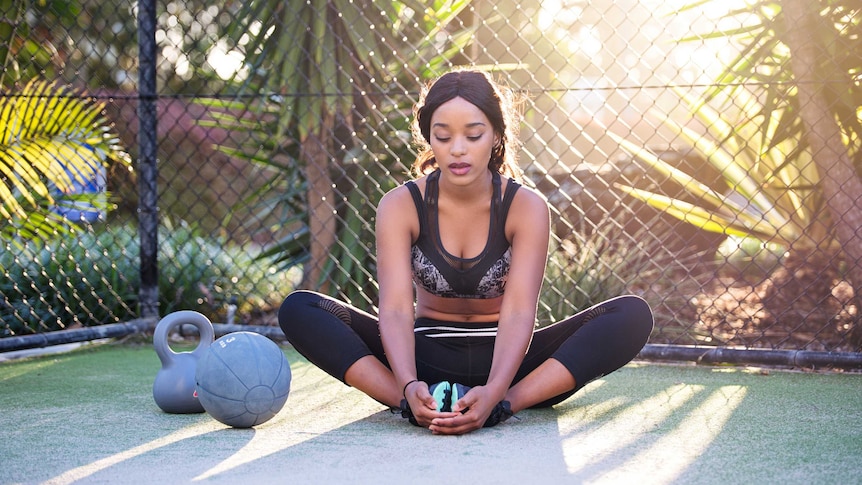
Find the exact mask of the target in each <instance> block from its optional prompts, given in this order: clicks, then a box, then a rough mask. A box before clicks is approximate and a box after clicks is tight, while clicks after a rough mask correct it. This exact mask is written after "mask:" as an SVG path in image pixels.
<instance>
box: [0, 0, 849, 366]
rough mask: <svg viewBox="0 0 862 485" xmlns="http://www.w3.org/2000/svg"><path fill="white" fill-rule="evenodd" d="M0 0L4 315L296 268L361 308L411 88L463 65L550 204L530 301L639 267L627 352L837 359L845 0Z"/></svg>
mask: <svg viewBox="0 0 862 485" xmlns="http://www.w3.org/2000/svg"><path fill="white" fill-rule="evenodd" d="M8 3H9V4H10V5H8V6H7V7H6V8H8V10H7V11H5V12H0V27H3V26H7V27H9V28H8V29H7V30H3V29H2V28H0V61H3V62H4V66H5V69H4V70H3V71H2V73H3V74H2V78H0V81H2V85H3V92H2V96H0V102H2V103H3V104H2V107H0V108H2V109H0V124H2V125H3V126H4V127H5V128H4V130H5V133H6V135H5V137H4V139H3V140H0V143H2V145H0V178H2V179H3V181H4V185H3V187H5V190H4V191H3V192H2V195H3V204H2V205H0V209H2V210H3V212H2V214H3V218H2V219H0V220H2V221H3V222H2V224H3V226H2V227H0V237H2V242H3V244H4V247H5V251H3V253H2V255H0V268H2V270H3V282H2V283H0V320H2V324H0V337H2V339H0V342H3V341H5V343H6V344H9V343H10V342H18V341H21V342H23V341H26V342H28V343H26V344H21V345H29V346H33V345H43V344H41V343H39V342H47V341H48V340H47V338H48V337H45V335H46V334H48V333H51V332H56V331H60V332H65V333H63V335H68V334H69V332H74V331H76V329H82V328H88V327H94V328H95V327H98V326H103V325H115V326H116V325H117V324H119V327H123V326H124V325H125V324H124V323H123V322H141V321H148V322H151V321H152V320H153V319H156V318H157V317H158V316H160V315H162V316H163V315H166V314H167V313H170V312H172V311H175V310H179V309H194V310H198V311H201V312H202V313H204V314H206V315H207V316H208V317H210V318H211V319H212V320H213V321H226V320H227V319H228V314H230V318H231V319H234V318H235V319H236V321H237V323H238V324H243V325H251V326H272V325H273V324H274V310H275V309H277V306H278V305H279V304H280V302H281V299H282V298H283V297H284V296H285V295H286V294H287V293H288V292H289V291H290V290H292V289H294V288H297V287H306V288H316V289H322V290H323V291H326V292H328V293H330V294H333V295H337V296H339V297H340V298H344V299H347V300H349V301H351V302H352V303H353V304H356V305H359V306H363V307H366V308H368V309H369V311H374V308H375V306H374V305H375V302H376V298H377V295H376V285H375V282H374V279H375V272H374V267H375V261H374V246H373V237H372V236H373V230H372V228H373V224H374V209H375V206H376V203H377V201H378V200H379V198H380V197H381V196H382V194H383V193H385V192H386V191H387V190H388V189H390V188H392V187H394V186H395V185H396V184H398V183H401V182H403V181H404V180H406V177H407V175H406V174H407V170H408V169H407V167H409V165H410V163H411V162H412V160H413V158H414V157H415V150H414V146H413V145H412V143H411V139H410V137H409V123H410V119H411V107H412V103H414V102H415V101H416V98H417V96H418V91H419V89H420V87H421V85H422V83H424V82H425V81H427V80H428V79H430V78H431V77H433V76H435V75H438V74H440V73H442V72H443V71H445V70H446V69H448V68H451V67H452V66H459V65H472V66H478V67H482V68H486V69H489V70H491V71H492V73H493V75H494V77H495V78H497V79H499V80H501V81H502V82H504V83H506V84H507V85H509V86H511V87H512V88H513V89H515V90H516V91H517V92H518V93H520V94H522V95H523V98H524V101H523V104H522V111H523V123H522V126H521V128H520V135H521V136H520V139H521V142H522V150H521V153H520V164H521V167H522V169H523V170H524V174H525V183H527V184H529V185H531V186H534V187H536V188H537V189H538V190H539V191H540V192H542V193H543V194H544V195H545V196H546V197H547V198H548V200H549V201H550V203H551V206H552V218H553V221H552V222H553V235H552V236H553V237H552V241H553V251H552V252H551V255H550V257H549V261H548V270H547V274H546V278H545V284H544V287H543V296H542V299H541V302H540V315H539V322H538V323H539V325H542V324H546V323H548V322H551V321H555V320H557V319H560V318H562V317H564V316H566V315H567V314H570V313H572V312H574V311H576V310H577V309H579V308H584V307H585V306H587V305H589V304H591V303H595V302H597V301H600V300H603V299H605V298H609V297H612V296H616V295H618V294H620V293H624V292H626V293H636V294H638V295H641V296H643V297H644V298H645V299H646V300H647V301H649V302H650V304H651V306H652V307H653V309H654V310H655V313H656V329H655V332H654V334H653V335H652V336H651V339H650V346H648V348H647V349H645V353H644V356H645V357H647V358H654V359H658V360H663V359H667V358H669V357H670V356H672V357H673V358H682V359H684V360H688V359H694V360H700V361H710V359H712V360H715V359H725V360H726V359H731V360H734V361H739V362H747V361H748V360H751V359H754V360H759V361H762V362H765V363H777V362H779V361H780V362H781V363H782V365H804V366H807V365H814V366H822V365H833V366H836V367H848V366H850V367H853V366H859V365H858V361H859V355H862V354H860V352H862V324H860V320H859V303H858V294H859V289H860V288H862V286H861V285H862V281H859V278H858V277H855V278H854V275H856V274H862V273H860V272H858V271H857V270H859V269H862V236H860V235H856V234H855V230H854V229H853V228H856V227H858V226H859V224H858V223H854V221H858V220H859V219H856V217H857V216H859V214H862V200H859V195H858V194H859V193H862V191H859V192H855V190H856V188H857V187H859V186H860V185H859V184H862V150H860V137H859V134H860V133H859V131H860V128H859V127H860V126H862V123H860V121H862V120H860V115H859V112H860V111H859V106H860V105H862V86H860V79H859V76H858V73H859V72H860V71H862V63H860V62H859V60H858V59H856V58H855V57H853V55H852V53H853V52H858V49H859V48H860V47H862V46H860V45H858V44H859V43H860V42H862V41H860V39H862V35H860V34H862V25H860V23H862V12H860V8H859V7H858V6H857V5H855V2H852V1H850V0H847V1H843V2H842V1H839V0H831V1H826V0H822V1H816V2H801V3H800V2H798V1H795V0H789V1H788V0H785V1H782V2H764V3H761V2H756V1H754V0H749V1H747V2H744V1H738V2H725V1H719V0H715V1H711V2H705V3H701V2H690V3H692V4H693V5H694V4H696V5H694V6H692V7H691V8H689V7H687V6H686V2H681V1H673V2H666V1H658V0H626V1H622V2H621V1H614V2H610V1H576V0H569V1H566V0H560V1H555V2H509V1H507V2H502V3H500V2H489V1H486V0H481V1H463V2H458V1H453V2H437V3H433V4H431V5H430V6H428V5H420V4H414V3H413V2H409V1H407V2H378V1H374V0H362V1H358V2H357V1H354V2H348V1H346V0H345V1H341V0H314V1H309V2H305V1H303V2H295V1H288V2H276V1H272V0H266V1H265V0H251V1H248V2H223V4H218V5H214V4H212V3H211V2H210V3H205V2H201V1H197V0H188V1H183V2H180V1H168V2H159V3H157V2H153V1H149V0H147V1H142V2H138V3H136V4H135V5H132V4H127V3H125V2H116V4H113V5H112V4H111V3H110V2H96V1H94V0H78V1H76V2H65V1H64V2H60V1H56V2H44V5H43V4H42V3H39V4H31V3H30V2H20V1H12V2H8ZM0 8H3V7H2V6H0ZM423 9H424V10H423ZM794 9H795V10H794ZM782 26H786V27H787V28H785V27H782ZM779 27H780V28H779ZM4 32H5V33H4ZM800 33H808V34H810V35H807V36H802V37H801V38H800V37H799V36H797V34H799V35H801V34H800ZM815 34H816V35H815ZM4 36H5V37H4ZM811 53H814V56H813V57H812V54H811ZM39 83H43V84H39ZM33 86H36V87H35V88H34V87H33ZM39 86H42V87H39ZM28 89H30V90H28ZM34 89H35V91H34ZM63 99H72V100H74V101H75V102H76V103H77V104H65V105H63V106H65V108H58V107H57V106H55V105H59V104H60V103H58V102H57V100H63ZM52 103H53V104H52ZM88 109H95V110H96V112H97V113H99V116H94V117H92V118H86V123H84V125H85V126H83V128H88V129H90V131H89V135H86V136H85V135H82V134H81V133H83V132H85V131H86V130H82V129H81V128H82V123H80V122H78V123H72V124H70V127H68V128H65V129H57V130H55V131H51V130H53V129H54V127H55V126H60V127H62V126H65V125H64V124H63V123H64V121H63V120H64V119H65V118H63V116H64V114H69V113H77V112H78V111H80V112H87V110H88ZM37 115H38V116H42V117H43V118H39V119H36V118H37ZM82 119H83V118H82ZM24 121H27V123H24ZM72 125H74V127H72ZM19 128H20V129H19ZM25 128H26V129H25ZM48 135H50V137H49V136H48ZM94 137H96V138H94ZM836 137H837V138H836ZM49 139H50V140H51V141H50V142H49V141H47V140H49ZM94 139H98V140H99V143H96V144H93V143H94V142H92V140H94ZM836 139H837V140H838V143H837V145H836V143H834V141H835V140H836ZM82 140H84V141H82ZM87 140H89V141H87ZM824 141H830V143H827V145H828V147H824ZM38 153H43V154H45V155H44V156H39V155H37V154H38ZM45 160H49V162H46V161H45ZM130 160H131V161H133V162H132V163H128V161H130ZM52 164H53V165H52ZM25 166H27V167H31V169H29V170H27V169H25V168H24V167H25ZM40 167H44V168H40ZM50 167H53V168H50ZM32 174H35V175H32ZM63 174H65V175H63ZM836 174H841V175H840V177H842V179H841V180H838V181H837V182H838V183H836V177H839V176H838V175H836ZM105 189H106V190H105ZM7 202H8V203H7ZM12 202H16V203H17V204H18V205H17V206H13V205H11V204H12ZM13 207H18V208H20V211H18V212H16V210H13V209H12V208H13ZM69 208H71V209H69ZM70 210H71V212H70ZM22 214H23V215H22ZM70 214H71V215H70ZM63 216H65V219H64V217H63ZM70 219H74V221H72V222H69V221H70ZM848 227H849V229H850V230H847V228H848ZM136 325H137V324H136ZM133 326H134V327H135V328H137V326H135V325H133ZM112 328H113V327H112ZM123 328H125V327H123ZM121 331H124V330H121ZM84 333H86V332H84ZM78 334H82V332H78ZM30 336H32V337H30ZM76 338H77V337H76ZM22 339H23V340H22ZM28 339H29V340H28ZM34 342H35V343H34ZM7 346H8V345H7ZM4 348H5V347H4ZM740 352H742V353H740ZM746 352H747V353H746ZM767 355H768V356H767ZM854 362H855V363H856V364H854Z"/></svg>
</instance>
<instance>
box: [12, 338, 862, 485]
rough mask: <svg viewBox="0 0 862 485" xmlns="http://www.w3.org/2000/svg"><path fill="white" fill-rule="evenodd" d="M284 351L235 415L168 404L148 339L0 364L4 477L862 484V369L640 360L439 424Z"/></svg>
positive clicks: (14, 479)
mask: <svg viewBox="0 0 862 485" xmlns="http://www.w3.org/2000/svg"><path fill="white" fill-rule="evenodd" d="M285 353H286V355H287V357H288V359H289V360H290V362H291V367H292V370H293V382H292V388H291V394H290V397H289V399H288V401H287V404H286V406H285V408H284V409H283V410H282V411H281V412H280V413H279V414H278V415H277V416H276V417H275V418H273V419H272V420H271V421H269V422H267V423H264V424H263V425H261V426H259V427H257V428H254V429H244V430H240V429H232V428H228V427H226V426H225V425H222V424H221V423H219V422H217V421H215V420H213V419H211V418H210V417H209V416H208V415H206V414H193V415H171V414H165V413H163V412H162V411H161V410H160V409H159V408H158V407H157V406H156V404H155V403H154V401H153V398H152V384H153V379H154V377H155V374H156V372H157V371H158V369H159V368H160V363H159V360H158V358H157V356H156V354H155V351H154V350H153V349H152V347H151V346H150V345H148V344H147V343H140V344H128V343H126V344H104V345H92V346H87V347H85V348H83V349H79V350H76V351H73V352H69V353H64V354H56V355H47V356H42V357H35V358H29V359H26V360H14V361H7V362H3V363H0V430H2V431H0V433H2V435H0V483H2V484H10V483H55V484H71V483H142V484H143V483H148V484H150V483H291V484H314V483H326V484H330V483H361V484H389V483H392V484H395V483H398V484H404V483H410V484H414V483H418V484H424V483H428V484H431V483H434V484H437V485H439V484H440V483H453V482H452V481H451V480H449V479H446V480H443V479H442V478H441V477H446V476H448V477H450V478H451V477H452V476H453V475H452V474H454V476H455V477H457V480H456V483H482V484H494V483H500V484H509V483H511V484H545V483H554V484H562V483H637V484H665V483H681V484H689V483H691V484H735V483H738V484H749V483H751V484H754V483H758V484H759V483H775V484H794V483H798V484H836V485H837V484H841V485H845V484H854V483H862V375H860V374H855V373H854V374H849V373H847V374H839V373H803V372H789V371H777V370H770V371H768V372H767V371H760V370H758V369H743V368H734V367H696V366H693V365H679V366H674V365H658V364H651V363H634V364H630V365H629V366H627V367H625V368H623V369H621V370H620V371H618V372H617V373H615V374H612V375H611V376H608V377H606V378H604V379H601V380H598V381H595V382H593V383H591V384H590V385H589V386H587V387H586V388H585V389H584V390H583V391H582V392H580V393H579V394H577V395H576V396H574V397H573V398H571V399H569V400H568V401H566V402H564V403H563V404H561V405H559V406H557V407H555V408H553V409H549V410H533V411H526V412H522V413H520V414H519V415H518V416H519V417H520V421H517V420H510V421H509V422H506V423H504V424H502V425H500V426H497V427H495V428H490V429H484V430H481V431H479V432H476V433H473V434H470V435H466V436H460V437H440V436H432V435H430V434H429V433H428V432H427V431H425V430H422V429H419V428H415V427H412V426H410V425H408V424H407V423H406V421H405V420H403V419H401V418H400V416H399V415H395V414H392V413H390V412H389V410H388V409H386V408H385V407H383V406H381V405H380V404H378V403H376V402H374V401H372V400H371V399H368V398H366V397H364V396H363V395H362V394H360V393H359V392H358V391H356V390H353V389H350V388H347V387H345V386H343V385H341V384H340V383H338V382H337V381H335V380H334V379H331V378H329V377H328V376H326V375H324V374H323V373H322V372H321V371H319V370H317V369H316V368H314V367H312V366H311V365H309V364H308V363H307V362H306V361H305V360H303V359H302V358H301V357H299V356H298V355H297V354H296V353H295V352H294V351H293V350H292V349H290V348H285Z"/></svg>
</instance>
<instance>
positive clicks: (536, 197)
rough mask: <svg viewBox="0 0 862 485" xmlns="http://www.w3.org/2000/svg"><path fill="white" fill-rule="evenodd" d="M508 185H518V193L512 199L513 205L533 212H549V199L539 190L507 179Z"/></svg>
mask: <svg viewBox="0 0 862 485" xmlns="http://www.w3.org/2000/svg"><path fill="white" fill-rule="evenodd" d="M505 179H506V180H507V181H506V183H507V184H508V183H510V182H514V183H516V184H517V191H515V195H514V197H513V199H512V205H513V206H515V205H518V206H526V207H527V208H532V209H533V210H547V206H548V199H546V198H545V196H544V195H542V193H541V192H539V191H538V190H536V189H534V188H532V187H529V186H527V185H525V184H524V183H522V182H520V181H518V180H515V179H511V178H507V177H505Z"/></svg>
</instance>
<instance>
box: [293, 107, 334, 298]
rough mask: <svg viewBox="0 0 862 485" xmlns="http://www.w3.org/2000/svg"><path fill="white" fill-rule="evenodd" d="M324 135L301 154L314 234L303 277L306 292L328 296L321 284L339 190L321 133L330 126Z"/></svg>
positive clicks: (311, 137)
mask: <svg viewBox="0 0 862 485" xmlns="http://www.w3.org/2000/svg"><path fill="white" fill-rule="evenodd" d="M321 125H322V126H321V129H320V131H312V132H310V133H309V134H308V136H307V137H306V138H305V139H304V140H303V141H302V147H301V153H302V161H303V164H304V167H305V168H304V170H305V176H306V180H307V181H308V192H307V200H308V229H309V232H310V233H311V242H310V248H309V252H310V260H309V261H308V262H307V263H306V264H305V267H304V268H303V274H302V283H301V285H302V286H301V287H302V288H307V289H314V290H317V291H323V292H326V286H327V285H326V284H325V282H324V281H322V280H321V278H322V275H323V270H324V267H325V266H326V262H327V259H328V254H329V250H330V248H332V245H333V244H334V243H335V240H336V237H337V234H336V231H337V225H336V222H337V220H336V213H335V190H334V188H333V184H332V178H331V177H330V175H329V151H328V150H327V145H326V143H325V142H324V141H323V139H322V138H321V136H320V134H319V133H326V132H327V131H326V130H327V125H328V124H327V123H325V122H323V123H321Z"/></svg>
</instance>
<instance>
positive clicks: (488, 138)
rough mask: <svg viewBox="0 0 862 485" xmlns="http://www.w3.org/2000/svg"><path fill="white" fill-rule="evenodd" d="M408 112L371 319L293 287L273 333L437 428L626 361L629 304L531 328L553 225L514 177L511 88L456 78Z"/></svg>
mask: <svg viewBox="0 0 862 485" xmlns="http://www.w3.org/2000/svg"><path fill="white" fill-rule="evenodd" d="M414 114H415V120H414V124H413V131H414V138H416V141H417V142H418V143H419V144H420V147H421V152H420V155H419V157H418V158H417V160H416V162H415V163H414V165H413V171H414V174H415V175H416V176H417V178H416V179H415V180H413V181H410V182H408V183H406V184H404V185H401V186H399V187H396V188H395V189H393V190H392V191H390V192H389V193H387V194H386V195H385V196H384V197H383V198H382V200H381V201H380V204H379V206H378V211H377V226H376V238H377V263H378V268H377V277H378V283H379V285H380V303H379V311H378V316H377V317H374V316H372V315H370V314H368V313H365V312H363V311H361V310H359V309H357V308H353V307H351V306H349V305H347V304H346V303H343V302H340V301H337V300H335V299H332V298H329V297H327V296H324V295H320V294H317V293H314V292H309V291H297V292H294V293H292V294H291V295H289V296H288V297H287V299H286V300H285V302H284V304H283V305H282V307H281V310H280V311H279V323H280V325H281V327H282V329H283V330H284V333H285V335H286V336H287V338H288V341H290V342H291V344H292V345H293V346H294V347H295V348H296V349H297V351H298V352H300V353H301V354H302V355H304V356H305V357H306V358H307V359H308V360H309V361H311V362H312V363H314V364H315V365H317V366H319V367H320V368H322V369H323V370H325V371H326V372H328V373H329V374H330V375H332V376H334V377H336V378H338V379H340V380H342V381H343V382H344V383H346V384H347V385H350V386H353V387H356V388H357V389H359V390H361V391H363V392H364V393H366V394H368V395H369V396H371V397H372V398H374V399H376V400H377V401H379V402H381V403H384V404H386V405H388V406H391V407H400V408H401V410H402V415H403V416H404V417H407V418H409V420H410V422H411V423H413V424H415V425H417V426H422V427H426V428H428V429H430V430H431V431H432V432H433V433H435V434H462V433H467V432H470V431H473V430H476V429H479V428H481V427H483V426H493V425H495V424H497V423H499V422H501V421H504V420H505V419H506V418H508V417H509V416H511V415H512V414H513V413H517V412H518V411H520V410H522V409H526V408H529V407H541V406H550V405H553V404H556V403H559V402H561V401H563V400H564V399H566V398H568V397H569V396H571V395H572V394H574V393H575V392H576V391H577V390H578V389H580V388H582V387H583V386H584V385H586V384H587V383H588V382H589V381H591V380H593V379H595V378H598V377H601V376H603V375H606V374H608V373H610V372H613V371H614V370H616V369H618V368H620V367H622V366H623V365H625V364H626V363H628V362H629V361H630V360H631V359H632V358H634V357H635V355H637V353H638V352H639V351H640V349H641V348H643V346H644V344H645V343H646V341H647V338H648V337H649V334H650V332H651V330H652V325H653V320H652V313H651V311H650V308H649V306H648V305H647V304H646V302H644V301H643V300H642V299H640V298H638V297H635V296H623V297H619V298H615V299H612V300H609V301H607V302H604V303H602V304H599V305H596V306H594V307H592V308H589V309H587V310H584V311H582V312H580V313H578V314H577V315H574V316H572V317H570V318H567V319H566V320H564V321H562V322H559V323H556V324H553V325H550V326H548V327H544V328H542V329H538V330H536V329H535V321H536V311H537V307H538V299H539V290H540V287H541V285H542V278H543V275H544V271H545V263H546V260H547V254H548V243H549V234H550V222H549V219H550V218H549V211H548V206H547V203H546V201H545V199H544V198H542V197H541V196H540V195H539V194H537V193H536V192H534V191H532V190H530V189H528V188H526V187H523V186H521V185H520V184H519V183H518V182H517V181H516V180H515V179H516V177H517V176H518V174H519V170H518V168H517V165H516V164H515V150H516V148H517V147H516V137H515V128H516V126H517V124H516V123H517V120H516V119H515V114H516V112H515V107H514V99H513V96H512V93H511V92H510V91H508V90H505V89H503V88H501V87H500V86H498V85H496V84H495V83H494V82H493V80H492V79H491V78H490V76H488V75H487V74H485V73H483V72H478V71H470V70H456V71H452V72H449V73H447V74H445V75H443V76H441V77H440V78H439V79H438V80H437V81H436V82H434V83H433V84H431V85H430V86H429V87H428V88H427V89H425V90H423V93H422V96H421V98H420V101H419V103H418V104H417V106H416V109H415V110H414ZM429 385H430V386H429Z"/></svg>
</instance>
